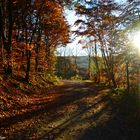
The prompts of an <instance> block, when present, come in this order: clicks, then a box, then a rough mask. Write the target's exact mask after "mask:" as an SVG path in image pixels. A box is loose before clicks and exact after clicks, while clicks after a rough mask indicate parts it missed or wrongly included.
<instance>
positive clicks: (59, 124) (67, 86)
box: [0, 81, 133, 140]
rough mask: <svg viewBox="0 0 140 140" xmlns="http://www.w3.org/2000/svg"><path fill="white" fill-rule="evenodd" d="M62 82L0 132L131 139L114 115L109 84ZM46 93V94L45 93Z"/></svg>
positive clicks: (56, 139) (25, 138)
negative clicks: (34, 106) (107, 85)
mask: <svg viewBox="0 0 140 140" xmlns="http://www.w3.org/2000/svg"><path fill="white" fill-rule="evenodd" d="M63 82H64V85H62V86H58V87H56V88H55V89H52V90H50V92H49V94H47V95H46V96H47V98H45V97H43V99H42V97H40V101H39V103H38V104H37V103H36V104H37V106H40V104H41V105H43V107H42V108H41V109H39V110H37V111H36V112H38V113H35V112H30V113H28V114H25V115H24V116H20V119H18V121H17V122H14V123H12V124H11V125H9V126H8V125H7V126H5V127H3V129H1V133H0V136H3V137H5V138H6V139H14V140H29V139H32V140H93V139H94V140H125V139H128V138H129V139H131V138H132V137H133V136H131V135H130V136H129V135H128V134H129V132H128V131H127V129H126V128H125V127H126V126H125V124H123V121H122V120H121V119H120V118H119V117H118V116H116V114H115V113H114V109H112V103H111V100H110V97H109V95H108V87H106V86H99V85H96V84H94V83H88V82H77V81H63ZM44 96H45V95H44ZM48 99H51V100H50V101H49V100H48Z"/></svg>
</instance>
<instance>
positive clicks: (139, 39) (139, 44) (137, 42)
mask: <svg viewBox="0 0 140 140" xmlns="http://www.w3.org/2000/svg"><path fill="white" fill-rule="evenodd" d="M132 43H133V45H134V47H136V48H138V49H139V50H140V32H137V33H136V34H135V35H134V36H133V38H132Z"/></svg>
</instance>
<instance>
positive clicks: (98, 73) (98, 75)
mask: <svg viewBox="0 0 140 140" xmlns="http://www.w3.org/2000/svg"><path fill="white" fill-rule="evenodd" d="M95 66H96V69H97V74H96V77H97V81H95V82H97V83H100V69H99V64H98V58H97V44H96V42H95Z"/></svg>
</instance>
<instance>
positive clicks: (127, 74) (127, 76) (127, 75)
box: [126, 61, 130, 94]
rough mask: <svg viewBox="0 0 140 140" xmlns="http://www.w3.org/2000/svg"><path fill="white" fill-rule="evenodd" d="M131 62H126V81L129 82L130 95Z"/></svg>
mask: <svg viewBox="0 0 140 140" xmlns="http://www.w3.org/2000/svg"><path fill="white" fill-rule="evenodd" d="M128 67H129V62H128V61H127V62H126V81H127V93H128V94H129V91H130V82H129V69H128Z"/></svg>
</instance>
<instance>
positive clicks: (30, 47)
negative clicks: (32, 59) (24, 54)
mask: <svg viewBox="0 0 140 140" xmlns="http://www.w3.org/2000/svg"><path fill="white" fill-rule="evenodd" d="M33 48H34V45H33V44H26V50H30V51H31V50H33Z"/></svg>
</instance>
